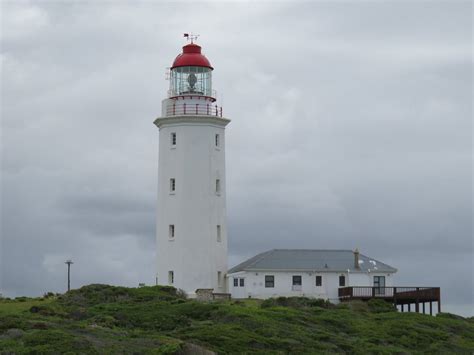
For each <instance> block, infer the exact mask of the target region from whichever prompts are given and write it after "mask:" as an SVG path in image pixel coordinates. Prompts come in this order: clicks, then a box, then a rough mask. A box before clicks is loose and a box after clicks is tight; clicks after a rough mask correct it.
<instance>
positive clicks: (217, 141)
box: [215, 134, 221, 147]
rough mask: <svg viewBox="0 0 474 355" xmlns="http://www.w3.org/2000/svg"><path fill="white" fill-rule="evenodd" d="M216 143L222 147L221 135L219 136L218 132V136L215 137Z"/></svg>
mask: <svg viewBox="0 0 474 355" xmlns="http://www.w3.org/2000/svg"><path fill="white" fill-rule="evenodd" d="M215 143H216V147H220V145H221V144H220V143H221V142H220V137H219V134H216V138H215Z"/></svg>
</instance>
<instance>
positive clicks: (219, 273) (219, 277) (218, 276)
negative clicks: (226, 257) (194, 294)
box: [217, 271, 222, 287]
mask: <svg viewBox="0 0 474 355" xmlns="http://www.w3.org/2000/svg"><path fill="white" fill-rule="evenodd" d="M217 286H218V287H222V272H220V271H218V272H217Z"/></svg>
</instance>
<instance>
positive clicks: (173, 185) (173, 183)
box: [170, 178, 176, 192]
mask: <svg viewBox="0 0 474 355" xmlns="http://www.w3.org/2000/svg"><path fill="white" fill-rule="evenodd" d="M175 191H176V179H174V178H171V179H170V192H175Z"/></svg>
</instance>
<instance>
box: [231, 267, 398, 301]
mask: <svg viewBox="0 0 474 355" xmlns="http://www.w3.org/2000/svg"><path fill="white" fill-rule="evenodd" d="M265 275H274V276H275V287H274V288H266V287H265ZM293 275H301V276H302V287H301V290H292V277H293ZM316 275H321V276H322V285H321V286H316ZM340 275H344V276H345V277H346V286H373V276H385V283H386V286H387V287H390V286H393V281H392V280H393V274H387V273H372V272H371V273H354V272H350V273H348V272H343V273H337V272H324V273H318V272H297V271H295V272H291V271H280V272H264V271H263V272H262V271H259V272H246V271H241V272H238V273H234V274H229V275H227V282H228V286H227V287H228V290H229V293H231V295H232V298H249V297H251V298H260V299H265V298H270V297H280V296H284V297H292V296H305V297H314V298H323V299H329V300H330V301H332V302H338V289H339V276H340ZM234 278H244V279H245V282H244V283H245V286H244V287H240V286H238V287H234Z"/></svg>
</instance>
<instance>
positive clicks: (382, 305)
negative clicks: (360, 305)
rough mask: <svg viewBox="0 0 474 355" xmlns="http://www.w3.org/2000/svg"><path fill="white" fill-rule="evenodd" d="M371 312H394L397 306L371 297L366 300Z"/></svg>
mask: <svg viewBox="0 0 474 355" xmlns="http://www.w3.org/2000/svg"><path fill="white" fill-rule="evenodd" d="M367 304H368V306H369V310H370V311H371V312H372V313H385V312H396V311H397V308H396V307H395V306H394V305H393V304H392V303H390V302H387V301H384V300H382V299H377V298H373V299H371V300H369V301H368V302H367Z"/></svg>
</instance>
